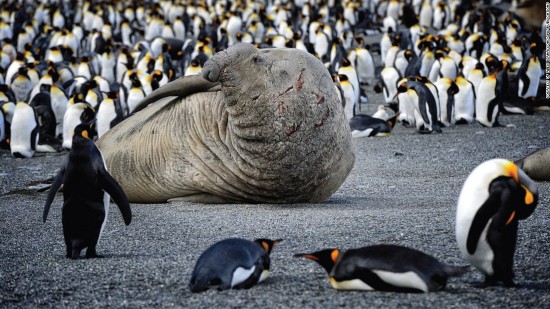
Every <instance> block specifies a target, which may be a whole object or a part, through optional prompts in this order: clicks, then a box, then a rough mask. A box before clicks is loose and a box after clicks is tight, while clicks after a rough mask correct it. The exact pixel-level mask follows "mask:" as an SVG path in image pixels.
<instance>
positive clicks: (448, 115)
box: [434, 77, 458, 127]
mask: <svg viewBox="0 0 550 309" xmlns="http://www.w3.org/2000/svg"><path fill="white" fill-rule="evenodd" d="M434 85H435V86H436V87H437V91H438V93H439V104H440V106H439V107H440V114H439V115H440V116H439V119H440V122H441V123H442V124H443V125H444V126H446V127H449V126H451V125H452V124H454V123H455V94H456V93H457V92H458V86H457V85H456V84H455V83H454V82H453V81H452V79H450V78H448V77H442V78H440V79H438V80H437V81H436V82H435V83H434Z"/></svg>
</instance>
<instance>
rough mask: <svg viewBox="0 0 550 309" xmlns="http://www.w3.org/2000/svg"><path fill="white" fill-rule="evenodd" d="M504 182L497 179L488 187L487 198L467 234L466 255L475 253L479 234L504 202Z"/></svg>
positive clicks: (501, 179)
mask: <svg viewBox="0 0 550 309" xmlns="http://www.w3.org/2000/svg"><path fill="white" fill-rule="evenodd" d="M505 182H506V180H505V179H503V178H497V179H495V180H494V181H493V182H492V183H491V185H490V186H489V197H488V198H487V200H486V201H485V203H483V205H481V207H480V208H479V209H478V211H477V213H476V215H475V217H474V219H473V220H472V225H471V226H470V231H469V232H468V239H467V240H466V249H467V250H468V253H470V254H474V253H475V252H476V248H477V243H478V241H479V238H480V237H481V233H483V230H484V229H485V227H486V226H487V223H488V222H489V220H491V218H493V216H494V215H495V214H496V213H497V212H498V211H499V207H500V205H501V203H502V202H505V201H503V200H502V196H503V194H504V191H506V190H507V189H506V187H507V185H506V184H505Z"/></svg>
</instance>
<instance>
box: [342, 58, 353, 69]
mask: <svg viewBox="0 0 550 309" xmlns="http://www.w3.org/2000/svg"><path fill="white" fill-rule="evenodd" d="M350 65H351V61H349V59H348V58H344V59H342V66H343V67H347V66H350Z"/></svg>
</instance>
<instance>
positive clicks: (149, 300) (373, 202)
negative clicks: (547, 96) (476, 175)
mask: <svg viewBox="0 0 550 309" xmlns="http://www.w3.org/2000/svg"><path fill="white" fill-rule="evenodd" d="M373 98H374V96H373ZM373 98H371V102H372V101H377V100H376V99H373ZM375 108H376V104H373V103H368V104H365V105H363V112H368V113H372V112H373V111H374V110H375ZM549 120H550V112H541V113H538V114H536V115H533V116H518V115H515V116H501V123H503V124H513V126H510V127H502V128H483V127H481V126H479V125H477V124H475V125H470V126H457V127H453V128H444V129H443V133H442V134H432V135H420V134H418V133H416V131H415V130H414V129H413V128H406V127H403V126H401V125H397V126H396V128H395V130H394V133H393V134H392V135H391V136H389V137H385V138H363V139H358V140H355V141H354V143H355V148H356V152H357V156H356V163H355V167H354V168H353V170H352V172H351V175H350V176H349V178H348V179H347V181H346V182H345V183H344V184H343V185H342V187H341V188H340V189H339V190H338V191H337V192H336V193H335V194H334V195H333V196H332V197H331V198H330V199H329V200H328V201H326V202H325V203H323V204H292V205H269V204H267V205H253V204H246V205H200V204H191V203H183V202H177V203H169V204H154V205H143V204H132V211H133V219H132V223H131V224H130V225H129V226H125V225H124V224H123V222H122V217H121V215H120V213H119V211H118V209H117V208H116V207H111V211H110V215H109V216H110V217H109V222H108V224H107V226H106V230H105V232H104V235H103V237H102V239H101V241H100V243H99V245H98V253H99V254H103V255H105V258H103V259H90V260H86V259H80V260H76V261H74V260H68V259H65V258H64V251H65V246H64V242H63V236H62V230H61V211H60V210H61V205H62V195H60V194H58V195H57V198H56V200H55V201H54V204H53V205H52V209H51V210H50V216H49V219H48V221H47V222H46V224H43V223H42V221H41V216H42V209H43V205H44V202H45V199H46V193H37V192H35V191H34V190H32V189H29V188H28V183H29V182H30V181H32V180H39V179H44V178H47V177H50V176H53V175H55V173H56V171H57V169H58V168H59V165H60V163H61V161H62V159H63V158H64V156H65V154H57V155H39V156H37V157H34V158H32V159H14V158H12V157H11V155H10V154H9V152H7V151H5V150H3V151H0V194H1V197H0V307H2V308H21V307H38V306H40V307H56V308H62V307H71V308H75V307H106V306H110V307H111V306H112V307H132V308H135V307H152V306H162V307H185V308H192V307H193V308H195V307H196V308H212V307H216V308H220V307H224V308H232V307H238V308H257V307H276V308H283V307H293V308H298V307H305V308H310V307H311V308H313V307H315V308H319V307H344V306H345V307H386V308H392V307H393V308H395V307H399V308H403V307H437V308H453V307H461V308H463V307H468V308H491V307H493V308H504V307H512V308H513V307H518V308H519V307H521V308H525V307H539V308H542V307H546V308H548V307H549V306H550V305H549V304H550V293H549V292H550V264H549V263H548V258H549V256H550V247H549V246H548V241H549V240H550V237H549V231H550V229H549V228H550V221H549V219H548V218H549V215H550V211H549V209H548V207H547V206H548V205H549V204H550V198H549V196H550V182H539V183H538V184H539V194H540V202H539V206H538V208H537V210H536V211H535V212H534V213H533V215H532V216H531V217H530V218H528V219H527V220H524V221H522V222H521V223H520V229H519V236H518V248H517V251H516V255H515V265H514V266H515V272H516V283H517V284H518V285H519V286H518V287H517V288H504V287H500V286H499V287H490V288H481V287H480V286H479V284H480V282H482V281H483V278H482V276H481V274H480V273H478V272H477V271H476V270H475V269H474V268H473V267H472V269H471V271H470V272H468V273H467V274H466V275H464V276H463V277H460V278H451V279H450V280H449V283H448V285H447V288H446V289H445V290H444V291H442V292H437V293H426V294H398V293H383V292H338V291H336V290H333V289H332V288H331V287H330V285H329V282H328V280H327V276H326V273H325V271H324V270H323V269H322V268H321V267H320V266H319V265H317V264H316V263H314V262H313V261H309V260H306V259H297V258H293V257H292V255H293V254H294V253H298V252H307V251H314V250H319V249H323V248H328V247H340V248H344V249H345V248H354V247H361V246H366V245H371V244H378V243H390V244H399V245H404V246H409V247H412V248H416V249H419V250H422V251H424V252H426V253H429V254H431V255H433V256H435V257H437V258H438V259H440V260H441V261H444V262H446V263H449V264H453V265H465V264H466V262H465V261H464V260H462V258H461V256H460V252H459V250H458V247H457V245H456V241H455V236H454V218H455V210H456V201H457V198H458V194H459V191H460V188H461V187H462V184H463V182H464V180H465V179H466V177H467V175H468V174H469V173H470V171H471V170H472V169H473V168H474V167H475V166H477V165H478V164H479V163H481V162H483V161H485V160H487V159H491V158H495V157H503V158H508V159H512V160H516V159H519V158H521V157H522V156H524V155H526V154H528V153H530V152H532V151H534V150H535V149H538V148H541V147H543V146H550V137H549V136H548V132H549V127H550V121H549ZM228 237H242V238H247V239H254V238H260V237H266V238H273V239H275V238H283V239H284V242H283V243H282V244H281V246H279V247H276V248H275V249H274V251H273V253H272V255H271V257H272V275H271V277H270V278H268V279H267V280H266V281H265V282H263V283H262V284H259V285H257V286H255V287H253V288H252V289H249V290H229V291H222V292H219V291H207V292H204V293H200V294H192V293H191V292H190V291H189V289H188V287H187V284H188V281H189V279H190V275H191V271H192V269H193V267H194V264H195V261H196V260H197V259H198V257H199V255H200V254H201V253H202V252H203V251H204V250H205V249H206V248H207V247H209V246H210V245H211V244H213V243H214V242H216V241H218V240H221V239H224V238H228Z"/></svg>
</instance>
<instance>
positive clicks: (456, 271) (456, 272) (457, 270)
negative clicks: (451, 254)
mask: <svg viewBox="0 0 550 309" xmlns="http://www.w3.org/2000/svg"><path fill="white" fill-rule="evenodd" d="M468 271H470V266H468V265H467V266H451V265H446V267H445V272H446V273H447V276H449V277H459V276H462V275H464V274H465V273H467V272H468Z"/></svg>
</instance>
